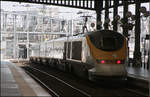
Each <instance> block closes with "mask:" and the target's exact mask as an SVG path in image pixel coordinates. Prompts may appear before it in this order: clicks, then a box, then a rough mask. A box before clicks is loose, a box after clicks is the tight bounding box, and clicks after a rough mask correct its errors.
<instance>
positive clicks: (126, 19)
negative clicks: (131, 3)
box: [123, 0, 128, 38]
mask: <svg viewBox="0 0 150 97" xmlns="http://www.w3.org/2000/svg"><path fill="white" fill-rule="evenodd" d="M123 7H124V9H123V19H124V26H123V35H125V36H126V37H127V38H128V28H127V27H126V26H127V23H128V18H127V17H126V14H127V12H128V0H123Z"/></svg>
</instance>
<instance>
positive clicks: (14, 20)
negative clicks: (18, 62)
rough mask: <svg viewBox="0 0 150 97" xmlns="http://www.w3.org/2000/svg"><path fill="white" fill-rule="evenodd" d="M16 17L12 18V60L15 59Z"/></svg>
mask: <svg viewBox="0 0 150 97" xmlns="http://www.w3.org/2000/svg"><path fill="white" fill-rule="evenodd" d="M16 17H17V16H16V15H14V16H13V30H14V42H13V46H14V47H13V58H14V59H15V58H16Z"/></svg>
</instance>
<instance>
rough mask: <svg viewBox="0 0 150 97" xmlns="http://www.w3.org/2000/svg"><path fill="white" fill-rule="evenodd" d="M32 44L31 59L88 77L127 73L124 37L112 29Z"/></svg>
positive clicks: (120, 75)
mask: <svg viewBox="0 0 150 97" xmlns="http://www.w3.org/2000/svg"><path fill="white" fill-rule="evenodd" d="M34 48H35V49H33V50H32V56H31V57H30V61H31V62H34V63H40V64H43V65H49V66H51V67H56V68H58V69H60V70H63V71H68V72H69V73H74V74H77V75H79V76H81V77H86V78H88V79H90V80H95V79H101V78H121V79H122V78H123V79H124V78H126V75H127V71H126V65H127V63H128V54H127V53H128V51H127V50H128V49H127V39H126V37H125V36H123V35H122V34H120V33H118V32H115V31H112V30H100V31H94V32H89V33H86V34H81V35H78V36H68V37H62V38H59V39H54V40H49V41H47V42H43V43H41V44H38V45H35V46H34Z"/></svg>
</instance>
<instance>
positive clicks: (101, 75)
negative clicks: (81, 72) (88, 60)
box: [88, 64, 127, 80]
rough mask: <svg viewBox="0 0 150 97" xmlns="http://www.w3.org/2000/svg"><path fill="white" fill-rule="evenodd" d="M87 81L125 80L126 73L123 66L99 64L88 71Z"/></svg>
mask: <svg viewBox="0 0 150 97" xmlns="http://www.w3.org/2000/svg"><path fill="white" fill-rule="evenodd" d="M88 73H89V79H90V80H95V79H108V78H118V79H120V78H125V77H126V75H127V71H126V68H125V65H124V64H101V65H98V66H95V67H94V68H92V69H90V70H89V71H88Z"/></svg>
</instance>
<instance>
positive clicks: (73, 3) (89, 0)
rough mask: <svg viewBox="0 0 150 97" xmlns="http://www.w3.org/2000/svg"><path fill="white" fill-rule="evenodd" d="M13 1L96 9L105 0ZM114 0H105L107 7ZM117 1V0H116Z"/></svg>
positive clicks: (16, 0) (111, 5) (110, 5)
mask: <svg viewBox="0 0 150 97" xmlns="http://www.w3.org/2000/svg"><path fill="white" fill-rule="evenodd" d="M1 1H12V0H1ZM13 1H14V2H20V3H21V2H26V3H36V4H46V5H57V6H65V7H72V8H81V9H89V10H96V9H97V6H96V4H97V3H98V2H103V3H105V1H106V0H13ZM115 1H116V0H107V2H108V8H113V7H114V6H116V5H115V3H114V2H115ZM117 1H118V0H117ZM124 1H126V0H119V3H118V5H117V6H123V4H124ZM127 1H128V4H135V1H136V0H127ZM140 2H141V3H144V2H149V0H140ZM103 5H104V4H103ZM101 9H105V6H101Z"/></svg>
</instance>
